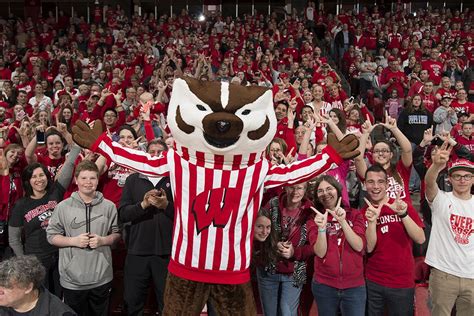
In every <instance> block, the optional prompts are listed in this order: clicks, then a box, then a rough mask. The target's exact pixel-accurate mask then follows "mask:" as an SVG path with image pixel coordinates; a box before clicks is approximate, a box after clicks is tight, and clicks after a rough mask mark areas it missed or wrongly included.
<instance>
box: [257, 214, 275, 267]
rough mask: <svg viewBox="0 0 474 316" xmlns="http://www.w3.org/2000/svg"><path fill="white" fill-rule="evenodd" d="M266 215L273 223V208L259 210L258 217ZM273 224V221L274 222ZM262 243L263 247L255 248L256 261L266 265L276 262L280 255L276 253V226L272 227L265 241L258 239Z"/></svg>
mask: <svg viewBox="0 0 474 316" xmlns="http://www.w3.org/2000/svg"><path fill="white" fill-rule="evenodd" d="M261 216H263V217H266V218H268V220H269V221H270V223H272V215H271V210H270V209H266V208H261V209H260V210H259V211H258V215H257V218H258V217H261ZM272 226H273V223H272ZM256 242H258V243H260V245H261V247H258V249H256V248H254V251H253V259H254V262H258V263H260V264H262V265H264V266H267V265H269V264H270V263H276V262H277V258H278V255H277V253H276V249H277V242H278V238H277V235H276V230H275V228H274V227H271V230H270V234H269V235H268V237H267V239H266V240H265V241H264V242H260V241H256Z"/></svg>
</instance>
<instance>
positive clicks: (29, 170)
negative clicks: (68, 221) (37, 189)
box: [21, 162, 53, 196]
mask: <svg viewBox="0 0 474 316" xmlns="http://www.w3.org/2000/svg"><path fill="white" fill-rule="evenodd" d="M38 168H41V169H42V170H43V172H44V174H45V175H46V177H47V179H48V184H47V185H46V191H49V189H50V188H51V186H52V185H53V180H52V179H51V173H50V172H49V170H48V168H46V166H45V165H43V164H41V163H39V162H33V163H31V164H29V165H28V166H27V167H26V168H25V170H23V173H22V174H21V181H22V182H23V189H24V190H25V196H32V195H33V188H32V187H31V184H30V180H31V177H32V176H33V172H34V171H35V170H36V169H38Z"/></svg>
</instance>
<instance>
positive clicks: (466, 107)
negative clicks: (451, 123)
mask: <svg viewBox="0 0 474 316" xmlns="http://www.w3.org/2000/svg"><path fill="white" fill-rule="evenodd" d="M451 107H452V108H453V109H454V110H455V111H456V113H461V112H464V113H468V114H474V103H472V102H469V101H466V103H463V104H460V103H459V101H458V100H454V101H453V102H451Z"/></svg>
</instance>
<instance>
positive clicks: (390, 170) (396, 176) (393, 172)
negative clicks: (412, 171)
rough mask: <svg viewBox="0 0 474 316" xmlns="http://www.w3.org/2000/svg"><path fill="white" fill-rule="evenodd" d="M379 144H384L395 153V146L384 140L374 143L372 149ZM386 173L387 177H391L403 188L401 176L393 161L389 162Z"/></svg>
mask: <svg viewBox="0 0 474 316" xmlns="http://www.w3.org/2000/svg"><path fill="white" fill-rule="evenodd" d="M379 143H384V144H385V145H387V146H388V148H389V149H390V151H391V152H392V153H394V154H395V151H396V149H395V145H394V144H393V143H392V142H391V141H388V140H386V139H382V140H379V141H377V142H375V143H374V147H375V145H377V144H379ZM387 172H388V174H389V175H391V176H392V177H393V178H394V179H395V181H397V182H398V184H400V185H401V186H402V187H404V184H403V180H402V176H401V175H400V174H399V173H398V171H397V165H396V164H395V163H393V159H392V160H391V161H390V166H389V167H388V169H387Z"/></svg>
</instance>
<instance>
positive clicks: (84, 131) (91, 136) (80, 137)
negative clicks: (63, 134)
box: [72, 120, 102, 149]
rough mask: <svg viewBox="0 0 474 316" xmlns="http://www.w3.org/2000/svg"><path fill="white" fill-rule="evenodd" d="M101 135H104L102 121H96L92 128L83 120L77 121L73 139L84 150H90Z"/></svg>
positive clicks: (73, 130) (73, 128)
mask: <svg viewBox="0 0 474 316" xmlns="http://www.w3.org/2000/svg"><path fill="white" fill-rule="evenodd" d="M100 135H102V122H101V121H100V120H95V122H94V126H93V127H92V128H90V126H89V125H87V123H86V122H84V121H81V120H79V121H77V122H76V124H75V125H74V126H73V127H72V138H73V139H74V141H75V142H76V143H77V144H78V145H79V146H81V147H83V148H88V149H90V148H91V147H92V145H94V143H95V142H96V140H97V139H98V138H99V136H100Z"/></svg>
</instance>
